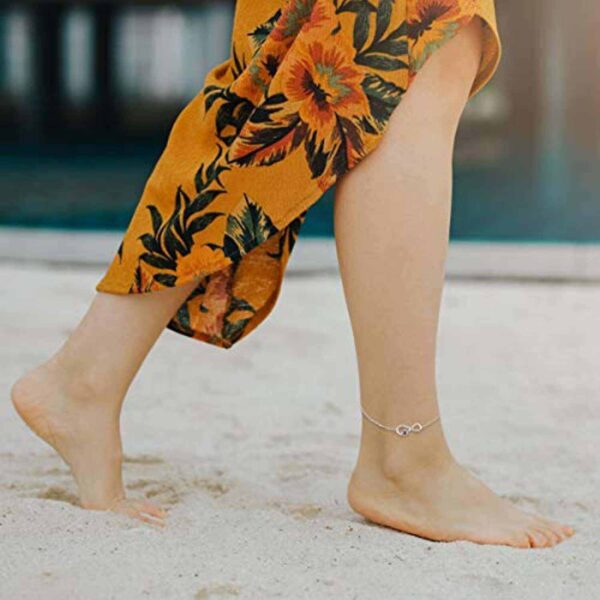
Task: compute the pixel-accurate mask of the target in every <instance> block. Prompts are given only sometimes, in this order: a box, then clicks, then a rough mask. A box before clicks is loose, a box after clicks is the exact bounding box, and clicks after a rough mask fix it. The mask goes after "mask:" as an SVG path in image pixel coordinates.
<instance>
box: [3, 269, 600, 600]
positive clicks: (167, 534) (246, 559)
mask: <svg viewBox="0 0 600 600" xmlns="http://www.w3.org/2000/svg"><path fill="white" fill-rule="evenodd" d="M100 274H101V271H100V270H92V269H79V270H73V269H67V268H62V269H52V268H50V267H48V266H44V267H35V266H24V265H21V266H18V265H7V264H5V265H2V266H0V279H1V281H2V283H3V291H2V299H1V300H0V302H1V313H0V328H1V332H2V333H1V336H2V344H1V345H0V364H1V365H2V367H1V373H0V386H1V393H2V396H1V398H2V401H1V402H0V598H2V600H29V599H31V600H33V599H35V600H39V599H44V600H55V599H56V600H59V599H60V600H64V599H68V600H79V599H81V600H108V599H117V600H121V599H125V600H137V599H138V598H139V599H148V598H149V599H157V600H158V599H160V600H167V599H180V598H181V599H189V600H194V599H196V600H201V599H209V598H210V599H212V598H216V599H221V600H228V599H237V598H239V599H252V600H262V599H270V598H284V599H293V600H295V599H304V598H306V599H311V600H316V599H321V598H324V599H328V598H340V599H344V600H345V599H360V600H363V599H365V600H380V599H381V600H384V599H386V600H389V599H396V598H398V599H400V598H402V599H405V598H406V599H425V598H432V599H438V598H448V599H451V600H459V599H478V600H479V599H484V600H490V599H491V600H493V599H506V598H511V599H512V598H515V599H517V598H518V599H527V600H537V599H543V600H554V599H561V600H562V599H573V598H582V599H586V600H592V599H594V598H599V597H600V569H599V567H600V543H599V536H600V522H599V517H600V469H599V467H598V462H599V461H598V459H599V455H600V402H599V395H600V393H599V390H600V369H599V368H598V360H599V356H600V316H599V315H600V313H599V311H600V308H599V307H600V285H579V286H578V285H557V284H540V283H536V284H519V283H506V282H505V283H501V282H493V283H484V282H479V283H476V282H458V281H452V282H450V283H449V285H448V287H447V289H446V294H445V300H444V310H443V324H442V331H441V340H440V368H439V382H440V397H441V399H440V402H441V408H442V414H443V418H444V424H445V428H446V431H447V435H448V437H449V439H450V441H451V443H452V446H453V448H454V450H455V453H456V454H457V456H458V457H459V459H461V460H462V461H463V462H464V463H466V464H467V465H468V466H469V467H470V468H471V469H472V470H473V471H474V472H475V473H476V474H478V475H480V476H481V477H482V478H483V479H485V481H486V482H487V483H488V484H490V485H491V487H492V488H494V489H495V490H496V491H498V492H499V493H501V494H503V495H505V496H507V497H510V498H512V499H513V500H514V501H515V502H517V503H518V504H519V505H520V506H523V507H526V508H529V509H534V510H537V511H540V512H542V513H545V514H547V515H549V516H551V517H553V518H556V519H561V520H564V521H565V522H567V523H570V524H572V525H573V526H574V527H575V528H576V529H577V530H578V533H577V534H576V536H575V537H574V538H572V539H571V540H569V541H567V542H566V543H564V544H562V545H560V546H557V547H555V548H553V549H545V550H537V551H526V550H513V549H508V548H503V547H481V546H476V545H473V544H469V543H453V544H436V543H431V542H428V541H424V540H421V539H418V538H415V537H411V536H408V535H404V534H401V533H397V532H394V531H392V530H388V529H384V528H380V527H377V526H373V525H370V524H367V523H366V522H364V521H363V520H362V519H361V518H360V517H358V516H357V515H355V514H353V513H352V512H351V510H350V509H349V508H348V506H347V504H346V501H345V487H346V482H347V479H348V476H349V473H350V471H351V469H352V467H353V461H354V458H355V453H356V446H357V442H358V434H359V427H360V419H359V409H358V397H357V379H356V374H355V361H354V354H353V348H352V342H351V334H350V329H349V323H348V318H347V316H346V313H345V308H344V304H343V297H342V293H341V287H340V283H339V280H338V279H337V278H335V277H333V276H302V277H291V278H288V280H287V281H286V283H285V286H284V290H283V293H282V295H281V298H280V301H279V304H278V306H277V308H276V309H275V312H274V313H273V315H272V316H271V317H270V318H269V319H268V320H267V321H266V322H265V323H264V324H263V325H262V326H261V328H260V329H258V330H257V331H255V332H254V333H253V334H252V335H251V336H250V337H249V338H247V339H246V340H243V341H242V342H240V344H239V345H238V346H236V347H234V348H233V349H232V350H229V351H225V350H222V349H218V348H212V347H209V346H208V345H205V344H201V343H198V342H194V341H191V340H188V339H186V338H184V337H181V336H178V335H176V334H174V333H171V332H168V333H165V335H164V337H163V338H162V339H161V341H160V343H159V345H158V346H157V348H156V349H155V351H154V352H153V353H152V355H151V356H150V358H149V360H148V362H147V363H146V365H145V366H144V368H143V371H142V373H141V374H140V376H139V378H138V379H137V381H136V382H135V384H134V386H133V388H132V390H131V393H130V397H129V400H128V402H127V404H126V408H125V413H124V420H123V426H124V432H125V451H126V454H127V457H128V459H127V463H126V480H127V483H128V487H129V489H130V490H131V493H132V494H139V495H145V496H147V497H151V498H153V499H155V500H157V501H159V502H161V503H163V504H164V505H166V506H167V507H169V508H170V516H169V526H168V528H167V529H166V530H164V531H156V530H153V529H151V528H149V527H148V526H145V525H143V524H138V523H137V522H133V521H131V522H130V521H128V520H126V519H124V518H121V517H116V516H114V515H109V514H104V513H92V512H87V511H83V510H81V509H79V508H77V507H76V506H75V505H73V503H72V501H73V497H74V496H73V494H74V491H75V490H74V487H73V485H72V483H71V480H70V478H69V476H68V473H67V471H66V469H65V467H64V466H63V464H62V463H61V462H60V460H59V459H58V458H56V457H55V456H54V455H53V454H52V452H51V451H50V450H49V449H48V448H47V447H45V446H44V444H43V443H42V442H40V441H39V440H37V439H36V438H35V437H34V436H33V435H32V434H30V433H29V431H27V430H26V428H25V427H24V426H23V425H22V424H21V423H20V421H19V420H18V418H17V417H16V415H15V414H14V413H13V411H12V407H11V405H10V402H9V400H8V391H9V387H10V384H11V382H12V381H13V380H14V379H15V378H16V377H17V376H18V375H20V374H21V373H22V372H23V370H24V369H26V368H27V367H30V366H32V365H34V364H36V363H37V362H39V361H41V360H42V359H44V358H45V357H47V356H48V355H49V353H50V352H51V351H53V350H54V349H55V348H56V347H57V346H58V344H59V343H60V342H61V340H62V339H63V338H64V336H65V335H66V334H67V332H68V331H69V329H70V328H71V327H73V326H74V325H75V323H76V322H77V320H78V318H79V317H80V315H81V314H82V312H83V311H84V309H85V307H86V304H87V302H88V301H89V299H90V297H91V295H92V293H93V285H94V284H95V282H96V281H97V280H98V278H99V276H100Z"/></svg>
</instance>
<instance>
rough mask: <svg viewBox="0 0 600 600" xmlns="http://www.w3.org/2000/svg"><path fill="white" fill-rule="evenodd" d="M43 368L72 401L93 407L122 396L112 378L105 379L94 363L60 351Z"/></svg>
mask: <svg viewBox="0 0 600 600" xmlns="http://www.w3.org/2000/svg"><path fill="white" fill-rule="evenodd" d="M42 368H43V369H44V370H46V372H47V373H48V374H49V375H50V376H51V377H52V378H53V379H54V380H55V381H56V382H57V384H58V385H59V386H60V388H61V390H62V391H63V392H64V395H65V396H66V397H67V398H68V399H69V400H72V401H75V402H82V403H83V402H84V403H85V404H88V405H91V404H94V403H95V402H96V401H99V402H102V403H103V404H104V403H107V402H108V401H109V400H110V399H111V398H112V399H114V400H117V399H119V398H120V397H121V396H122V394H121V393H120V392H119V391H118V390H116V389H114V387H113V385H112V383H111V380H110V378H107V377H103V376H102V375H101V374H100V373H99V372H98V370H97V368H96V367H95V365H94V364H93V363H91V364H89V363H87V362H86V361H84V360H81V359H77V358H73V357H71V356H69V355H68V353H66V352H64V351H63V350H60V351H59V352H57V353H56V354H55V355H54V356H53V357H52V358H50V360H48V362H47V363H45V364H44V365H43V366H42Z"/></svg>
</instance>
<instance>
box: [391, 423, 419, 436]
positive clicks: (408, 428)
mask: <svg viewBox="0 0 600 600" xmlns="http://www.w3.org/2000/svg"><path fill="white" fill-rule="evenodd" d="M395 431H396V433H397V434H398V435H399V436H400V437H406V436H407V435H408V434H409V433H419V432H421V431H423V425H421V423H414V424H413V425H398V427H396V430H395Z"/></svg>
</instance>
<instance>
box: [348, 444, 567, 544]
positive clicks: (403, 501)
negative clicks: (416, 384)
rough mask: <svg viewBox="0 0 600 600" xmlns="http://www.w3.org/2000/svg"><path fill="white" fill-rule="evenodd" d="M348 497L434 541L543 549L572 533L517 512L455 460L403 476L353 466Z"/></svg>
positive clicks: (369, 513) (373, 517)
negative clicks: (462, 541) (461, 541)
mask: <svg viewBox="0 0 600 600" xmlns="http://www.w3.org/2000/svg"><path fill="white" fill-rule="evenodd" d="M405 442H408V443H410V442H412V440H410V441H409V440H402V442H401V443H405ZM359 465H360V462H359ZM348 501H349V503H350V506H351V507H352V508H353V509H354V510H355V511H356V512H358V513H359V514H361V515H363V516H364V517H366V518H367V519H369V520H370V521H373V522H374V523H378V524H380V525H384V526H386V527H391V528H393V529H397V530H399V531H403V532H405V533H410V534H413V535H416V536H419V537H422V538H426V539H429V540H434V541H443V542H451V541H459V540H465V541H470V542H475V543H478V544H496V545H504V546H513V547H516V548H546V547H549V546H554V545H555V544H558V543H559V542H562V541H563V540H565V539H566V538H568V537H570V536H571V535H573V533H574V531H573V529H572V528H571V527H568V526H566V525H561V524H559V523H555V522H553V521H550V520H548V519H545V518H543V517H540V516H538V515H535V514H532V513H528V512H525V511H522V510H519V509H518V508H517V507H516V506H514V505H513V504H512V503H510V502H509V501H507V500H504V499H503V498H500V497H499V496H497V495H496V494H494V492H492V490H490V489H489V488H488V487H487V486H485V485H484V484H483V483H482V482H481V481H479V480H478V479H477V478H475V477H474V476H473V475H472V474H471V473H469V471H467V470H466V469H464V468H463V467H461V466H460V465H459V464H457V463H456V462H454V461H453V460H449V461H441V464H437V465H436V464H433V461H432V463H430V464H424V465H419V466H418V468H414V469H403V471H402V473H401V474H396V473H390V472H389V471H388V472H387V473H386V474H385V475H384V474H383V473H382V472H381V470H379V471H378V470H377V469H374V468H365V467H364V466H362V467H361V466H357V467H356V469H355V471H354V473H353V475H352V478H351V480H350V485H349V487H348Z"/></svg>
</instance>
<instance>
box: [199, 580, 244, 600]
mask: <svg viewBox="0 0 600 600" xmlns="http://www.w3.org/2000/svg"><path fill="white" fill-rule="evenodd" d="M239 595H240V588H238V587H237V586H236V585H233V584H231V583H225V584H217V585H211V586H207V587H203V588H200V589H199V590H198V591H197V592H196V595H195V596H194V600H209V599H210V598H218V597H226V596H239Z"/></svg>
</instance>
